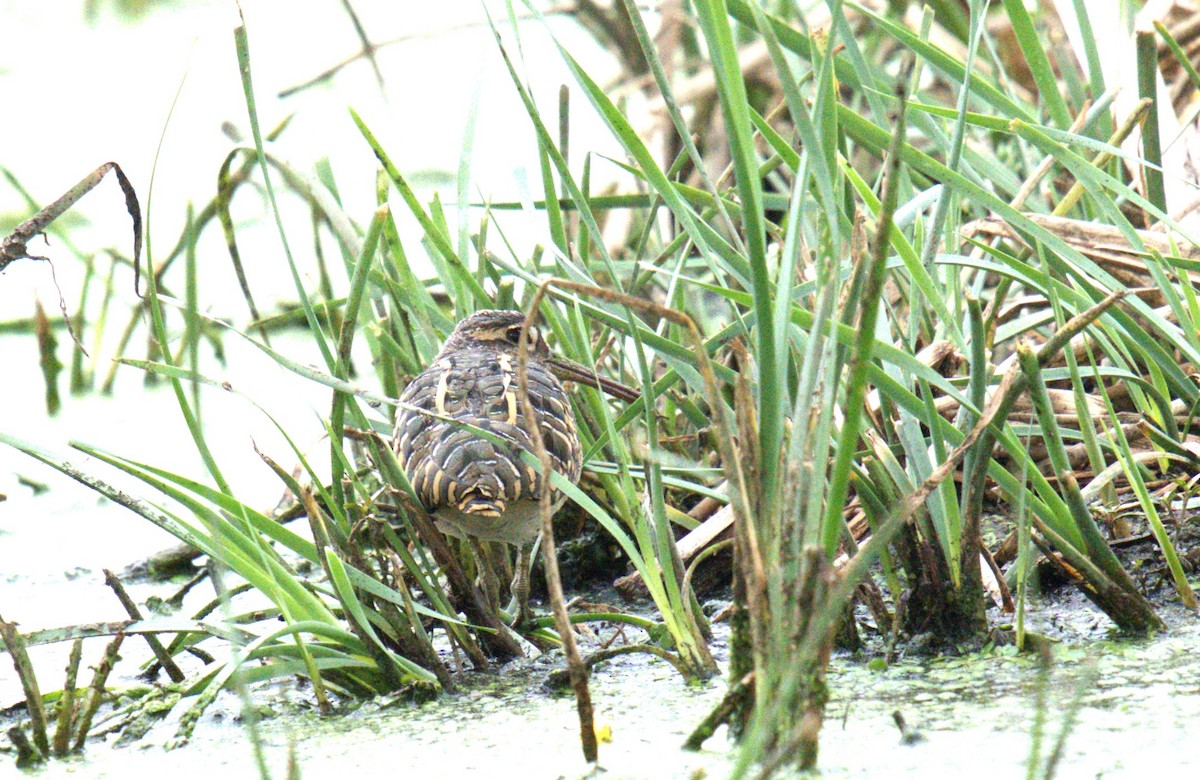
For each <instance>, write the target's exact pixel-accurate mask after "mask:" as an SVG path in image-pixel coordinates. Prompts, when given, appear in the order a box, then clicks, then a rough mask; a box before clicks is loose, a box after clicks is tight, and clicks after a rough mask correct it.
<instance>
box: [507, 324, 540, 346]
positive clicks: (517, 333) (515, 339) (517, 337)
mask: <svg viewBox="0 0 1200 780" xmlns="http://www.w3.org/2000/svg"><path fill="white" fill-rule="evenodd" d="M529 335H530V340H531V341H532V340H533V338H532V337H533V331H532V330H531V331H529ZM504 337H505V338H506V339H508V343H510V344H520V343H521V327H520V326H519V325H518V326H517V327H515V328H509V329H508V332H507V333H506V334H505V336H504Z"/></svg>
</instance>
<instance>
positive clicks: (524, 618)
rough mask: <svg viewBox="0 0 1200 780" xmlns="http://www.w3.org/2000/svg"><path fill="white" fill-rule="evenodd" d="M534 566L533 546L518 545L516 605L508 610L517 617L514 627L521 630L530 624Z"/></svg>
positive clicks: (515, 579)
mask: <svg viewBox="0 0 1200 780" xmlns="http://www.w3.org/2000/svg"><path fill="white" fill-rule="evenodd" d="M532 564H533V545H532V544H530V543H528V542H526V543H525V544H519V545H517V571H516V573H515V574H514V575H513V580H512V585H511V586H509V587H510V590H511V591H512V598H513V602H515V604H509V607H508V610H509V612H510V613H512V614H513V615H515V618H514V619H513V626H515V627H517V628H520V627H521V626H523V625H525V624H526V623H528V622H529V620H530V618H531V617H532V615H530V613H529V569H530V566H532Z"/></svg>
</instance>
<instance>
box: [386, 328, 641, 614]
mask: <svg viewBox="0 0 1200 780" xmlns="http://www.w3.org/2000/svg"><path fill="white" fill-rule="evenodd" d="M524 320H525V314H524V312H519V311H506V310H485V311H479V312H476V313H475V314H472V315H470V316H469V317H467V318H466V319H464V320H462V321H461V322H460V323H458V326H457V327H456V328H455V329H454V332H453V333H451V334H450V337H449V338H448V339H447V340H446V343H445V345H444V346H443V347H442V351H441V352H440V353H439V354H438V356H437V357H436V358H435V359H434V361H433V363H432V364H431V365H430V366H429V368H427V369H425V371H423V372H422V373H421V374H419V375H418V376H417V377H416V379H414V380H413V381H412V382H411V383H410V384H409V385H408V387H407V388H405V390H404V393H403V394H402V395H401V396H400V400H401V401H403V402H404V403H405V404H406V406H402V407H401V408H400V409H399V410H398V411H397V413H396V430H395V439H394V442H393V445H394V447H395V450H396V453H397V456H398V458H399V461H400V463H401V465H402V467H403V469H404V472H405V474H407V475H408V479H409V481H410V482H412V486H413V489H414V490H415V492H416V494H417V497H418V498H419V499H420V501H421V503H422V504H423V505H424V507H425V508H426V509H427V510H428V511H429V513H430V514H431V515H432V516H433V518H434V520H435V523H436V525H437V527H438V530H440V531H442V532H443V533H446V534H448V535H450V536H457V537H465V538H467V539H468V540H470V541H471V543H472V546H473V548H474V550H475V552H476V557H477V559H478V562H479V564H480V567H481V569H482V570H483V572H484V580H485V590H486V591H488V592H487V596H488V599H489V601H491V602H492V605H493V606H496V604H497V601H498V598H497V595H496V591H497V590H498V587H497V584H496V583H497V579H496V577H495V575H494V574H492V573H491V572H490V571H488V570H489V569H490V563H489V559H490V556H487V555H486V554H484V551H483V550H482V546H481V545H479V544H478V540H483V541H495V542H507V543H509V544H512V545H515V546H516V547H517V548H518V550H519V551H520V555H519V556H518V561H517V572H516V576H515V577H514V579H513V584H512V594H513V597H514V599H515V600H516V602H517V603H516V608H517V609H516V619H517V621H518V622H521V621H523V620H525V619H526V618H527V617H528V612H527V600H528V595H529V583H528V570H529V551H530V550H531V548H532V542H533V541H534V539H536V538H537V535H538V532H539V530H540V513H539V501H540V499H541V496H542V491H543V490H546V489H547V487H548V486H547V484H546V482H547V481H546V478H545V477H544V476H543V475H542V474H541V473H540V472H539V470H538V469H537V468H535V467H534V466H533V465H531V464H529V463H526V462H524V461H523V460H522V459H521V457H520V452H521V450H525V451H528V452H531V453H532V452H535V450H534V446H533V443H532V440H531V439H530V437H529V431H528V430H527V428H526V423H525V413H524V410H523V408H522V404H521V399H520V397H519V390H518V384H517V360H518V354H517V349H518V345H519V344H520V337H521V327H522V324H523V323H524ZM526 332H527V334H528V336H527V338H528V342H527V350H528V369H527V371H528V373H527V381H526V387H527V389H528V392H529V400H530V401H531V403H532V406H533V411H534V414H535V415H536V418H537V419H536V420H535V422H536V426H537V430H538V431H540V433H541V439H542V442H543V443H544V444H545V447H546V450H547V452H548V453H549V455H550V461H551V464H552V466H553V468H554V470H555V471H557V472H559V473H560V474H562V475H563V476H564V477H566V478H567V479H568V480H570V481H571V482H572V483H575V482H578V481H579V473H580V470H581V467H582V450H581V447H580V442H579V432H578V430H577V428H576V424H575V414H574V412H573V411H572V409H571V402H570V399H569V398H568V397H567V394H566V391H565V390H563V386H562V385H561V384H560V383H559V380H558V378H557V376H556V375H558V376H562V377H563V378H564V379H573V380H576V381H579V382H582V383H586V384H589V385H592V386H600V387H602V388H603V389H605V390H606V391H608V392H609V393H611V394H614V395H617V396H618V397H624V398H626V399H627V400H629V399H631V398H636V397H637V394H636V393H634V392H633V391H630V390H629V389H628V388H624V386H622V385H616V383H613V382H611V381H607V380H604V381H602V380H599V379H598V378H597V377H596V374H595V372H593V371H589V370H587V369H585V368H584V367H583V366H580V365H578V364H577V363H574V362H572V361H569V360H565V359H563V358H560V357H557V356H554V355H552V354H551V352H550V348H549V346H548V345H547V344H546V342H545V340H544V339H543V338H542V337H541V334H540V333H539V332H538V330H537V329H536V328H532V327H531V328H529V329H528V330H527V331H526ZM614 385H615V388H614ZM622 389H623V390H624V392H622ZM410 407H411V408H410ZM417 410H424V411H425V412H430V413H433V414H436V415H437V416H433V414H423V413H422V412H421V411H417ZM473 428H477V429H479V430H483V431H486V432H487V433H488V434H490V438H485V437H484V436H481V435H479V433H477V432H476V431H475V430H472V429H473ZM550 489H551V490H552V491H553V493H552V499H551V500H552V504H551V506H552V508H553V509H554V510H555V511H557V509H558V508H559V507H560V506H561V505H562V503H563V501H564V498H565V497H564V496H563V495H562V493H561V492H559V491H558V490H554V489H553V488H550ZM489 577H490V578H491V579H490V582H489V580H488V578H489Z"/></svg>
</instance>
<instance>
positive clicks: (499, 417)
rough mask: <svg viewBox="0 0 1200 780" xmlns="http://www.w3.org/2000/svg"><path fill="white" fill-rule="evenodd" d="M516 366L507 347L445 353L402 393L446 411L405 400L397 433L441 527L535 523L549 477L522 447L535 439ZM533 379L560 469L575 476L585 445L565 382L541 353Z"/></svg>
mask: <svg viewBox="0 0 1200 780" xmlns="http://www.w3.org/2000/svg"><path fill="white" fill-rule="evenodd" d="M516 368H517V367H516V358H515V357H514V356H513V355H512V354H511V353H509V352H505V351H502V350H497V349H487V348H482V347H478V348H468V349H461V350H457V351H452V352H450V353H443V354H442V355H440V356H439V357H438V359H437V360H435V361H434V363H433V364H432V365H431V366H430V367H429V368H427V369H426V370H425V371H424V372H422V373H421V374H420V375H418V376H417V378H416V379H414V380H413V381H412V382H411V383H410V384H409V385H408V387H407V388H406V389H405V391H404V393H403V394H402V395H401V400H402V401H404V402H405V403H407V404H410V405H411V406H414V407H416V408H418V409H424V410H426V411H428V412H433V413H435V414H437V415H439V416H441V417H445V418H449V419H448V420H445V419H438V418H437V417H432V416H430V415H427V414H421V413H420V412H417V411H413V410H411V409H406V408H404V407H401V408H400V409H399V410H398V411H397V414H396V431H395V442H394V445H395V449H396V453H397V456H398V458H399V460H400V463H401V465H402V466H403V468H404V471H405V473H406V474H407V475H408V478H409V481H411V482H412V485H413V488H414V489H415V491H416V494H417V497H418V498H419V499H420V501H421V503H422V504H423V505H424V506H425V508H426V509H428V510H429V511H430V512H431V513H432V514H433V515H434V516H435V517H437V518H438V519H439V521H440V522H439V527H441V528H442V530H443V531H446V532H448V533H452V534H454V535H464V534H470V535H472V536H478V537H480V538H483V539H494V540H500V541H514V540H516V539H519V538H522V537H532V536H535V535H536V533H537V531H536V528H537V514H536V502H537V501H538V500H539V499H540V497H541V494H542V489H543V483H544V479H543V477H542V476H541V475H540V474H539V473H538V471H537V469H536V468H534V467H533V466H532V465H531V464H528V463H525V462H524V461H523V460H522V459H521V457H520V454H519V453H520V450H527V451H529V452H533V445H532V443H531V440H530V438H529V433H528V431H527V430H526V427H525V417H524V414H523V410H522V408H521V403H520V399H519V397H518V393H517V371H516ZM527 386H528V390H529V397H530V401H531V402H532V404H533V407H534V412H535V414H536V415H537V418H538V419H537V423H538V426H537V427H538V430H540V431H541V432H542V440H543V442H544V443H545V446H546V449H547V451H548V452H549V454H550V457H551V462H552V464H553V466H554V469H555V470H556V471H559V472H561V473H562V474H563V475H564V476H566V477H567V478H568V479H569V480H571V481H572V482H575V481H577V480H578V479H579V472H580V469H581V465H582V453H581V451H580V445H579V439H578V436H577V434H576V430H575V418H574V414H573V412H572V410H571V405H570V401H569V399H568V398H567V395H566V392H565V391H564V390H563V388H562V385H561V384H560V383H559V381H558V379H557V378H556V377H555V376H554V375H553V374H552V373H550V370H549V369H548V368H547V367H546V366H545V365H544V364H543V363H542V362H541V361H540V360H537V359H531V360H530V361H529V364H528V379H527ZM475 428H477V429H479V430H482V431H484V432H486V433H487V434H488V436H484V435H481V434H480V433H479V432H478V431H476V430H474V429H475Z"/></svg>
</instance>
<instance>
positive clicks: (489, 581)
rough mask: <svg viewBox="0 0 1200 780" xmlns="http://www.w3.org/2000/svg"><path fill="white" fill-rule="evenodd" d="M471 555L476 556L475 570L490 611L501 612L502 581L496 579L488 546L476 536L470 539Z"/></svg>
mask: <svg viewBox="0 0 1200 780" xmlns="http://www.w3.org/2000/svg"><path fill="white" fill-rule="evenodd" d="M468 539H469V540H470V544H471V553H472V554H473V555H474V556H475V568H476V569H477V570H478V572H479V582H480V585H481V586H482V587H483V597H484V598H485V599H487V605H488V609H490V610H491V611H492V612H499V611H500V580H499V579H497V578H496V570H495V569H494V568H493V567H492V559H491V556H490V555H488V550H487V546H486V545H485V544H484V543H483V542H482V541H480V540H479V539H476V538H475V537H474V536H471V537H468Z"/></svg>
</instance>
